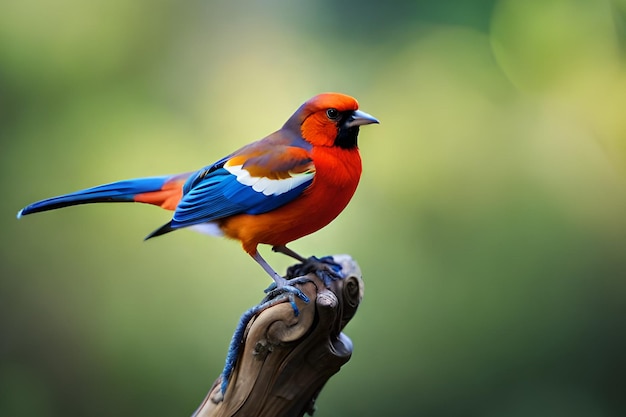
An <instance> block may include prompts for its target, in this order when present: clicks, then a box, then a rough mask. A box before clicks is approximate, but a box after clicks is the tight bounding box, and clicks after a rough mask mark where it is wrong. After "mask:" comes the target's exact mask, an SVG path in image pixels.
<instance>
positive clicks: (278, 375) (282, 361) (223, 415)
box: [193, 255, 363, 417]
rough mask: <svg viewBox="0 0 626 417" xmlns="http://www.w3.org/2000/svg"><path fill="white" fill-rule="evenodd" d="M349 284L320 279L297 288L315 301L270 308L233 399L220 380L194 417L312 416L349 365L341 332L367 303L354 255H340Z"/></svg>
mask: <svg viewBox="0 0 626 417" xmlns="http://www.w3.org/2000/svg"><path fill="white" fill-rule="evenodd" d="M334 260H335V262H337V263H339V264H340V265H341V266H342V272H343V274H344V276H345V277H346V278H345V279H342V280H336V281H333V282H332V283H331V285H330V288H326V287H325V286H324V284H323V282H322V281H321V280H320V279H319V278H318V277H317V276H316V275H315V274H309V275H308V276H307V277H308V278H310V280H311V281H310V282H306V283H303V284H296V285H295V286H296V287H297V288H299V289H300V290H301V291H302V292H304V294H306V295H307V296H308V297H309V299H310V300H311V301H310V302H309V303H304V302H303V301H302V300H300V299H297V298H296V304H297V306H298V309H299V311H300V314H299V315H298V316H297V317H296V316H295V315H294V310H293V308H292V306H291V304H290V303H289V302H283V303H280V304H277V305H275V306H272V307H270V308H268V309H266V310H263V311H262V312H260V313H259V314H257V315H256V316H255V317H254V318H253V319H252V320H251V321H250V323H249V324H248V327H247V328H246V331H245V333H244V340H243V342H242V347H241V348H240V350H239V357H238V358H237V363H236V365H235V369H234V371H233V374H232V375H231V378H230V382H229V385H228V389H227V390H226V393H225V394H224V395H222V393H221V390H220V384H221V377H220V378H218V379H217V380H216V381H215V382H214V383H213V386H212V387H211V390H210V391H209V394H208V395H207V396H206V398H205V399H204V401H203V402H202V404H201V405H200V407H199V408H198V410H196V412H195V413H194V414H193V417H232V416H255V417H300V416H303V415H304V414H305V413H308V414H311V415H312V414H313V411H314V403H315V399H316V398H317V396H318V394H319V393H320V391H321V389H322V387H323V386H324V384H325V383H326V381H328V379H329V378H330V377H331V376H332V375H334V374H335V373H337V372H338V371H339V369H340V368H341V366H342V365H343V364H345V363H346V362H348V360H350V356H351V355H352V342H351V341H350V339H349V338H348V337H347V336H346V335H345V334H343V333H341V331H342V330H343V328H344V327H345V325H346V324H347V323H348V321H350V319H351V318H352V317H353V316H354V314H355V312H356V310H357V307H358V306H359V303H360V302H361V299H362V298H363V281H362V279H361V271H360V269H359V267H358V265H357V264H356V262H354V261H353V260H352V258H351V257H350V256H348V255H335V256H334Z"/></svg>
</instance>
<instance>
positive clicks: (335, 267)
mask: <svg viewBox="0 0 626 417" xmlns="http://www.w3.org/2000/svg"><path fill="white" fill-rule="evenodd" d="M341 270H342V268H341V265H340V264H338V263H337V262H335V260H334V259H333V257H332V256H324V257H323V258H317V257H315V256H312V257H310V258H308V259H307V260H306V261H305V262H303V263H300V264H297V265H293V266H291V267H289V268H288V269H287V276H288V277H298V276H303V275H307V274H310V273H314V274H315V275H316V276H317V277H318V278H319V279H321V280H322V281H323V282H324V285H326V286H327V287H328V286H329V285H330V284H331V283H332V282H333V281H336V280H338V279H343V278H344V276H343V274H342V272H341Z"/></svg>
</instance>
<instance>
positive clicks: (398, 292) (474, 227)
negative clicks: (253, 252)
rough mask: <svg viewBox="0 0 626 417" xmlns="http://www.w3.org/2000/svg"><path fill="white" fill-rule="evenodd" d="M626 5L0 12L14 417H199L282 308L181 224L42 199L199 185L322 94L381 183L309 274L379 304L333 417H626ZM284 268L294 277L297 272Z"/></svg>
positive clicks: (361, 322) (0, 379) (0, 267)
mask: <svg viewBox="0 0 626 417" xmlns="http://www.w3.org/2000/svg"><path fill="white" fill-rule="evenodd" d="M625 16H626V2H625V1H623V0H619V1H618V0H615V1H608V0H595V1H584V0H476V1H469V0H447V1H437V2H435V1H425V0H420V1H416V0H413V1H411V0H404V1H398V2H374V1H355V0H349V1H342V2H332V1H320V2H293V1H292V2H286V1H279V0H269V1H264V2H229V1H225V0H221V1H220V0H218V1H215V2H202V1H188V2H177V1H173V0H157V1H147V0H135V1H132V2H129V1H125V0H124V1H123V0H106V1H104V0H95V1H90V2H83V1H78V0H58V1H56V2H45V1H41V0H22V1H11V0H9V1H5V2H2V3H1V4H0V140H1V142H0V147H1V148H0V151H1V152H0V170H1V171H0V172H1V173H2V175H1V176H0V185H1V186H2V188H3V189H4V190H5V200H4V201H3V203H2V205H1V211H0V214H1V215H0V226H1V228H2V230H3V233H2V236H1V238H0V251H1V252H0V276H1V279H0V332H1V334H2V337H1V338H0V415H2V416H34V415H37V416H42V417H43V416H65V415H69V416H74V415H81V416H109V415H116V416H126V415H128V416H130V415H189V414H191V412H192V411H193V410H194V409H195V407H196V406H197V405H198V404H199V402H200V401H201V399H202V398H203V396H204V394H205V393H206V391H207V390H208V388H209V386H210V385H211V383H212V381H213V380H214V378H215V377H216V376H217V375H218V374H219V372H220V369H221V365H222V363H223V358H224V354H225V350H226V346H227V344H228V341H229V338H230V335H231V332H232V329H233V328H234V326H235V323H236V321H237V319H238V317H239V315H240V313H241V312H243V311H244V310H245V309H247V308H248V307H249V306H250V305H252V304H254V303H255V302H257V301H259V299H260V298H261V295H262V293H261V290H262V289H263V288H264V287H265V286H266V285H267V284H268V282H267V281H268V280H267V279H266V277H265V276H264V274H263V272H262V271H260V270H259V268H258V267H257V266H256V265H255V264H254V262H252V261H251V260H249V259H248V258H247V256H246V255H245V253H243V252H242V251H241V250H240V248H239V247H238V245H237V244H236V243H233V242H226V241H223V240H219V239H209V238H206V237H205V236H201V235H197V234H194V233H191V232H178V233H174V234H172V235H169V236H167V237H164V238H160V239H156V240H154V241H150V242H147V243H143V242H142V240H141V238H142V237H143V236H144V235H145V234H147V233H149V232H150V231H152V230H153V229H154V228H156V227H158V226H159V225H161V224H162V223H164V222H165V221H166V220H167V219H168V214H166V213H163V212H160V211H159V210H156V209H154V208H150V207H145V206H140V205H99V206H89V207H73V208H68V209H66V210H61V211H58V212H51V213H46V214H42V215H37V216H32V217H30V216H29V217H28V218H26V219H23V220H21V221H19V222H18V221H16V220H15V213H16V212H17V210H19V208H21V207H22V206H24V205H25V204H27V203H30V202H32V201H34V200H38V199H41V198H45V197H49V196H53V195H56V194H61V193H64V192H68V191H73V190H75V189H79V188H84V187H87V186H91V185H96V184H99V183H103V182H109V181H113V180H118V179H123V178H132V177H138V176H148V175H157V174H166V173H175V172H183V171H187V170H191V169H196V168H199V167H201V166H203V165H205V164H208V163H211V162H212V161H214V160H217V159H218V158H220V157H221V156H223V155H224V154H226V153H227V152H229V151H231V150H233V149H235V148H237V147H239V146H241V145H243V144H245V143H247V142H249V141H251V140H254V139H258V138H260V137H262V136H264V135H265V134H267V133H270V132H272V131H274V130H275V129H277V128H279V127H280V126H281V124H282V123H283V122H284V120H286V118H287V117H288V116H289V115H290V114H291V113H292V112H293V111H294V110H295V109H296V108H297V106H298V105H299V104H300V103H301V102H303V101H304V100H306V99H307V98H309V97H310V96H312V95H314V94H316V93H318V92H321V91H329V90H330V91H332V90H335V91H341V92H345V93H348V94H352V95H354V96H356V97H357V98H358V99H359V100H360V102H361V107H362V108H363V109H364V110H365V111H367V112H369V113H371V114H373V115H375V116H376V117H378V118H379V119H380V120H381V121H382V124H381V125H380V126H373V127H367V128H364V129H363V130H362V133H361V149H362V154H363V159H364V169H365V170H364V174H363V179H362V183H361V186H360V189H359V191H358V192H357V195H356V196H355V198H354V200H353V201H352V203H351V205H350V206H349V207H348V209H347V210H346V212H345V213H344V214H343V215H342V216H340V217H339V219H338V220H336V221H335V222H334V223H333V224H332V225H330V226H329V227H327V228H326V229H324V230H323V231H320V232H318V233H317V234H315V235H313V236H310V237H307V238H305V239H302V240H301V241H298V242H296V243H295V244H294V245H293V248H294V249H295V250H297V251H299V252H302V253H310V254H313V253H315V254H319V255H322V254H328V253H342V252H348V253H350V254H351V255H353V256H354V257H355V258H356V259H357V260H359V261H360V264H361V266H362V268H363V271H364V275H365V276H364V278H365V282H366V293H365V300H364V302H363V304H362V306H361V309H360V311H359V314H357V315H356V317H355V318H354V320H353V321H352V323H350V325H349V326H348V328H347V333H348V334H349V335H350V337H351V338H352V339H353V341H354V343H355V352H354V356H353V358H352V360H351V361H350V362H349V363H348V364H347V365H346V366H345V367H344V369H342V371H341V372H340V373H339V374H338V375H336V376H335V377H334V378H333V379H331V381H330V382H329V384H328V385H327V387H326V388H325V389H324V391H323V392H322V395H321V397H320V399H319V401H318V408H319V410H318V412H317V413H316V415H318V416H320V417H322V416H361V417H367V416H380V415H395V416H409V415H417V416H451V417H456V416H461V415H462V416H486V417H491V416H498V417H504V416H511V417H517V416H621V415H624V414H625V412H626V396H624V392H626V386H625V384H624V380H623V375H624V370H625V369H626V363H625V362H626V356H625V355H624V352H626V332H625V331H624V317H625V316H626V256H625V255H626V253H625V251H626V192H625V188H624V187H625V167H626V117H624V109H626V70H625V65H624V64H625V61H624V58H625V56H626V55H625V51H626V49H625V45H626V44H625V39H626V37H625V33H626V32H625V27H626V26H625V22H626V19H625ZM262 250H264V254H267V256H268V258H269V259H270V262H271V263H272V264H273V265H275V266H276V267H280V268H281V269H284V268H285V267H286V266H287V265H288V264H289V260H287V259H284V257H281V256H278V255H271V254H269V253H268V252H269V251H268V250H267V249H262Z"/></svg>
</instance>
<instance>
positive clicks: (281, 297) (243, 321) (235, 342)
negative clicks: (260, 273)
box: [221, 277, 311, 395]
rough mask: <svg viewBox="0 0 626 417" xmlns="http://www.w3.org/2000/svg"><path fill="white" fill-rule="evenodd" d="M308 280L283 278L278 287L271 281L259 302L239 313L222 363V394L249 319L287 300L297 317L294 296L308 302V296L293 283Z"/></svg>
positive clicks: (306, 279)
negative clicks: (224, 361)
mask: <svg viewBox="0 0 626 417" xmlns="http://www.w3.org/2000/svg"><path fill="white" fill-rule="evenodd" d="M310 281H311V280H310V279H308V278H306V277H297V278H295V279H291V280H285V282H283V283H282V285H281V286H280V287H278V286H277V285H276V283H273V284H272V285H270V286H269V288H268V289H266V290H265V292H266V293H267V295H266V296H265V298H264V299H263V300H262V301H261V303H260V304H258V305H256V306H254V307H252V308H250V309H248V310H247V311H246V312H245V313H243V314H242V315H241V318H240V319H239V323H238V324H237V327H236V328H235V332H234V333H233V337H232V339H231V340H230V345H229V346H228V353H227V354H226V363H225V364H224V370H223V371H222V384H221V391H222V395H224V394H225V393H226V388H228V381H229V378H230V376H231V375H232V373H233V369H235V363H236V362H237V357H238V356H239V349H240V347H241V342H242V341H243V334H244V332H245V330H246V327H248V323H250V320H252V318H253V317H254V316H256V315H257V314H259V313H261V312H262V311H263V310H266V309H268V308H270V307H273V306H275V305H277V304H280V303H284V302H289V304H291V308H293V314H294V315H295V316H296V317H297V316H298V315H299V314H300V310H298V306H297V305H296V301H295V297H298V298H299V299H301V300H302V301H304V302H305V303H308V302H309V297H307V296H306V295H305V294H304V293H303V292H302V291H301V290H300V289H298V288H296V287H294V285H295V284H303V283H305V282H310Z"/></svg>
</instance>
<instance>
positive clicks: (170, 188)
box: [17, 93, 379, 288]
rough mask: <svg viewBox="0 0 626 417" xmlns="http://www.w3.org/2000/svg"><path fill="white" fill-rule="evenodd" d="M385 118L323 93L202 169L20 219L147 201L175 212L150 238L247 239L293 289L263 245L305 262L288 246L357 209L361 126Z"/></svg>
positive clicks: (92, 193) (278, 280)
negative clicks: (188, 233)
mask: <svg viewBox="0 0 626 417" xmlns="http://www.w3.org/2000/svg"><path fill="white" fill-rule="evenodd" d="M377 123H379V121H378V119H376V118H375V117H373V116H371V115H370V114H368V113H365V112H364V111H361V110H359V104H358V102H357V100H356V99H355V98H353V97H351V96H348V95H345V94H341V93H322V94H318V95H316V96H314V97H313V98H311V99H309V100H307V101H306V102H305V103H304V104H302V105H301V106H300V107H299V108H298V109H297V110H296V111H295V113H293V115H292V116H291V117H289V119H288V120H287V121H286V122H285V124H284V125H283V126H282V128H281V129H279V130H277V131H275V132H274V133H272V134H270V135H268V136H266V137H265V138H263V139H261V140H258V141H256V142H252V143H250V144H248V145H246V146H243V147H242V148H240V149H239V150H236V151H235V152H233V153H231V154H229V155H227V156H225V157H224V158H222V159H220V160H218V161H217V162H214V163H213V164H211V165H208V166H205V167H203V168H201V169H199V170H196V171H191V172H186V173H183V174H176V175H163V176H154V177H146V178H135V179H128V180H123V181H117V182H113V183H108V184H104V185H99V186H96V187H92V188H87V189H83V190H80V191H76V192H72V193H69V194H64V195H60V196H57V197H52V198H48V199H45V200H41V201H37V202H35V203H32V204H30V205H28V206H26V207H24V208H23V209H21V210H20V211H19V212H18V214H17V217H18V218H21V217H23V216H26V215H30V214H33V213H38V212H43V211H48V210H54V209H58V208H62V207H68V206H74V205H79V204H88V203H102V202H106V203H108V202H138V203H146V204H151V205H155V206H159V207H162V208H163V209H166V210H171V211H173V215H172V217H171V220H170V221H169V222H167V223H165V224H164V225H163V226H161V227H160V228H158V229H156V230H155V231H153V232H152V233H150V234H149V235H148V236H147V237H146V238H145V239H146V240H147V239H151V238H154V237H156V236H161V235H164V234H167V233H170V232H172V231H175V230H179V229H184V228H189V229H195V230H197V231H200V232H202V233H206V234H210V235H217V236H224V237H227V238H231V239H235V240H238V241H240V242H241V245H242V247H243V250H244V251H245V252H246V253H248V254H249V255H250V256H251V257H252V258H253V259H254V260H255V261H256V262H257V263H258V264H259V265H260V266H261V267H262V268H263V270H264V271H265V272H266V273H267V274H268V275H269V276H270V277H271V278H272V279H273V281H274V284H273V285H275V287H277V288H281V287H286V286H287V285H288V282H287V279H286V278H283V277H282V276H281V275H280V274H278V273H277V272H276V271H275V270H274V269H273V268H272V267H271V266H270V265H269V264H268V263H267V262H266V260H265V259H264V258H263V257H262V256H261V254H260V253H259V251H258V246H259V245H261V244H264V245H270V246H271V247H272V250H274V251H275V252H280V253H283V254H285V255H288V256H291V257H293V258H295V259H297V260H299V261H300V262H306V261H307V260H308V259H309V258H304V257H303V256H301V255H299V254H297V253H296V252H294V251H292V250H291V249H290V248H288V247H287V244H289V243H290V242H293V241H294V240H296V239H299V238H301V237H304V236H306V235H309V234H311V233H314V232H316V231H318V230H319V229H321V228H323V227H325V226H326V225H328V224H329V223H330V222H331V221H332V220H334V219H335V218H336V217H337V216H338V215H339V214H340V213H341V212H342V211H343V210H344V208H345V207H346V206H347V205H348V203H349V201H350V200H351V198H352V196H353V195H354V193H355V191H356V189H357V185H358V183H359V179H360V177H361V172H362V163H361V157H360V153H359V148H358V135H359V128H360V127H361V126H364V125H368V124H377Z"/></svg>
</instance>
